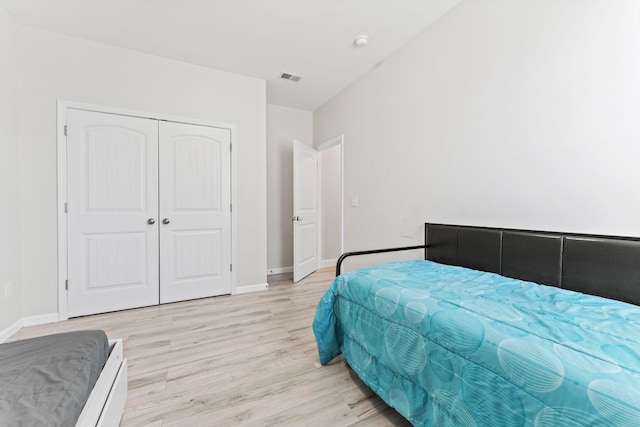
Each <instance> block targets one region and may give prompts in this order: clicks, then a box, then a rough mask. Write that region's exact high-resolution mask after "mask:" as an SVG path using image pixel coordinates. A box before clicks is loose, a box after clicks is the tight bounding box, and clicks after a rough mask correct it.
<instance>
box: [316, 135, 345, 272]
mask: <svg viewBox="0 0 640 427" xmlns="http://www.w3.org/2000/svg"><path fill="white" fill-rule="evenodd" d="M336 145H339V146H340V253H341V254H342V253H344V134H340V135H338V136H336V137H334V138H331V139H328V140H326V141H324V142H321V143H320V144H318V145H316V146H315V149H316V150H317V151H318V153H321V152H322V151H325V150H328V149H329V148H333V147H335V146H336ZM321 174H322V160H321V159H319V162H318V175H321ZM321 185H322V180H320V179H318V217H319V221H318V268H327V267H331V266H335V263H336V261H337V259H335V260H333V259H326V260H325V259H320V258H321V254H322V228H323V223H324V218H323V216H322V205H323V203H322V187H321Z"/></svg>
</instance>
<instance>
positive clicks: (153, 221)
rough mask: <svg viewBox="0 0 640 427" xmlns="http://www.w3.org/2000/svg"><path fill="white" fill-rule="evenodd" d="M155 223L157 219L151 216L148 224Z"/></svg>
mask: <svg viewBox="0 0 640 427" xmlns="http://www.w3.org/2000/svg"><path fill="white" fill-rule="evenodd" d="M155 223H156V220H155V219H153V218H149V219H148V220H147V224H149V225H153V224H155Z"/></svg>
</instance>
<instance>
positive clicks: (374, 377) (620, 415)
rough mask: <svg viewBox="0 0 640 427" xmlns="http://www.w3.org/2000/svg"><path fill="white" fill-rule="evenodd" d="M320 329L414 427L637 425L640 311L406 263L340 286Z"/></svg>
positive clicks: (330, 296) (322, 343)
mask: <svg viewBox="0 0 640 427" xmlns="http://www.w3.org/2000/svg"><path fill="white" fill-rule="evenodd" d="M313 330H314V333H315V335H316V341H317V344H318V351H319V356H320V362H321V363H322V364H327V363H329V362H330V361H332V360H333V359H334V358H335V357H336V356H338V355H339V354H344V357H345V359H346V361H347V363H348V364H349V365H350V366H351V368H352V369H353V370H354V371H355V372H356V373H357V374H358V375H359V376H360V378H362V380H363V381H364V382H365V383H366V384H367V385H368V386H369V387H371V388H372V389H373V391H375V392H376V393H377V394H378V395H379V396H380V397H381V398H382V399H383V400H385V401H386V402H387V403H388V404H389V405H391V406H392V407H394V408H395V409H396V410H397V411H398V412H399V413H400V414H402V415H403V416H405V417H406V418H407V419H408V420H409V421H410V422H411V423H412V424H413V425H416V426H453V425H460V426H540V427H544V426H640V307H638V306H635V305H631V304H627V303H623V302H619V301H615V300H609V299H605V298H600V297H596V296H591V295H585V294H580V293H576V292H572V291H567V290H563V289H559V288H555V287H550V286H543V285H538V284H535V283H531V282H525V281H521V280H517V279H510V278H507V277H503V276H500V275H497V274H493V273H485V272H480V271H476V270H470V269H466V268H463V267H453V266H446V265H442V264H437V263H434V262H431V261H407V262H399V263H390V264H385V265H381V266H376V267H371V268H365V269H361V270H357V271H353V272H350V273H347V274H343V275H341V276H339V277H337V278H336V279H335V280H334V282H333V283H332V284H331V286H330V288H329V289H328V290H327V292H326V293H325V295H324V296H323V298H322V299H321V301H320V303H319V305H318V308H317V312H316V316H315V320H314V323H313Z"/></svg>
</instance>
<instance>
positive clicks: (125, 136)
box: [67, 110, 159, 317]
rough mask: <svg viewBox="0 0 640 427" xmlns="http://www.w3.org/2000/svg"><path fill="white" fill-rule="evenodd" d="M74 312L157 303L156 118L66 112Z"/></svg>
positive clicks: (71, 306)
mask: <svg viewBox="0 0 640 427" xmlns="http://www.w3.org/2000/svg"><path fill="white" fill-rule="evenodd" d="M67 128H68V136H67V192H68V215H67V221H68V260H69V261H68V281H69V291H68V314H69V316H70V317H73V316H81V315H85V314H93V313H101V312H107V311H114V310H122V309H127V308H132V307H142V306H146V305H153V304H158V299H159V288H158V284H159V280H158V268H159V267H158V217H157V213H158V122H157V121H155V120H148V119H141V118H133V117H126V116H118V115H113V114H103V113H95V112H89V111H80V110H69V111H68V115H67Z"/></svg>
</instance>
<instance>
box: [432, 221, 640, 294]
mask: <svg viewBox="0 0 640 427" xmlns="http://www.w3.org/2000/svg"><path fill="white" fill-rule="evenodd" d="M425 245H426V254H425V259H428V260H431V261H435V262H439V263H442V264H449V265H458V266H462V267H468V268H473V269H475V270H482V271H487V272H492V273H498V274H501V275H503V276H508V277H513V278H516V279H521V280H527V281H532V282H536V283H541V284H545V285H551V286H557V287H560V288H564V289H570V290H573V291H578V292H582V293H586V294H592V295H599V296H603V297H606V298H611V299H616V300H620V301H625V302H629V303H632V304H636V305H640V239H637V238H628V237H612V236H597V235H580V234H567V233H555V232H546V231H528V230H513V229H506V228H488V227H471V226H459V225H445V224H430V223H426V224H425Z"/></svg>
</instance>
